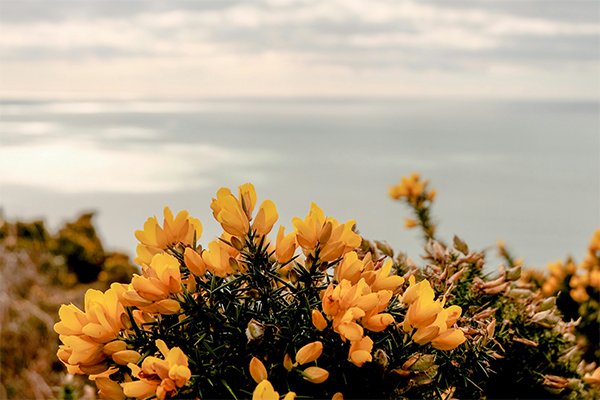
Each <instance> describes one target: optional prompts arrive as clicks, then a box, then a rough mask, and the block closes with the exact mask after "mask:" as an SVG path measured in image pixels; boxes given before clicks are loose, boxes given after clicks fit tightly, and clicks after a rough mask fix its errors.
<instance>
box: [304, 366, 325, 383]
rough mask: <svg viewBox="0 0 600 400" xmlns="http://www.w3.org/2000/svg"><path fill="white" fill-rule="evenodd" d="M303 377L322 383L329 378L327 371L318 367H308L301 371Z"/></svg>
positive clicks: (312, 381)
mask: <svg viewBox="0 0 600 400" xmlns="http://www.w3.org/2000/svg"><path fill="white" fill-rule="evenodd" d="M303 378H304V379H306V380H307V381H309V382H311V383H323V382H325V381H326V380H327V378H329V372H328V371H327V370H325V369H323V368H319V367H308V368H306V369H305V370H304V371H303Z"/></svg>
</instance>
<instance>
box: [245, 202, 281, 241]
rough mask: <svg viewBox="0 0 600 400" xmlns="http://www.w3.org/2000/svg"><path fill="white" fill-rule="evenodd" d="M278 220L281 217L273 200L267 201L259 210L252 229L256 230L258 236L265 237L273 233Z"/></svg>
mask: <svg viewBox="0 0 600 400" xmlns="http://www.w3.org/2000/svg"><path fill="white" fill-rule="evenodd" d="M277 218H279V215H278V214H277V209H276V208H275V203H273V202H272V201H271V200H265V201H263V202H262V204H261V205H260V207H259V208H258V213H256V219H255V220H254V223H253V224H252V229H254V232H255V233H256V235H257V236H265V235H267V234H268V233H269V232H271V229H273V225H274V224H275V222H277Z"/></svg>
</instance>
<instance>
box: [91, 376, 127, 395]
mask: <svg viewBox="0 0 600 400" xmlns="http://www.w3.org/2000/svg"><path fill="white" fill-rule="evenodd" d="M94 382H96V386H98V397H99V398H101V399H103V400H104V399H107V400H125V398H126V396H125V393H123V388H122V387H121V385H119V384H118V383H117V382H115V381H113V380H112V379H110V378H109V377H97V378H96V379H94Z"/></svg>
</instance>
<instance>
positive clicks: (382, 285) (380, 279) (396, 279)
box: [371, 260, 404, 292]
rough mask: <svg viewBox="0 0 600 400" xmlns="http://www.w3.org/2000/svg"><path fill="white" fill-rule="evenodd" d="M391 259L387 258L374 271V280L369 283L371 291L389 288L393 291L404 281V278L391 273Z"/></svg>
mask: <svg viewBox="0 0 600 400" xmlns="http://www.w3.org/2000/svg"><path fill="white" fill-rule="evenodd" d="M392 264H393V263H392V260H388V261H387V262H386V263H385V265H384V266H383V267H382V268H381V269H380V270H379V271H377V272H376V275H375V282H373V284H372V285H371V290H372V291H373V292H378V291H380V290H391V291H394V290H396V288H397V287H398V286H400V285H402V284H403V283H404V278H403V277H401V276H398V275H391V276H390V272H391V270H392Z"/></svg>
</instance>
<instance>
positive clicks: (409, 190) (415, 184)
mask: <svg viewBox="0 0 600 400" xmlns="http://www.w3.org/2000/svg"><path fill="white" fill-rule="evenodd" d="M420 178H421V177H420V175H419V174H418V173H416V172H413V173H412V174H411V175H410V176H408V177H407V176H403V177H402V178H401V179H402V180H401V182H400V184H399V185H397V186H390V188H389V195H390V197H391V198H392V199H394V200H398V199H400V198H401V197H406V199H407V200H408V202H409V203H412V204H416V203H417V202H418V201H419V197H421V195H423V193H424V192H425V188H426V187H427V185H428V184H429V181H424V182H421V181H420ZM435 194H436V191H435V189H433V190H431V191H429V193H428V194H427V200H429V201H431V200H433V198H434V197H435Z"/></svg>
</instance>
